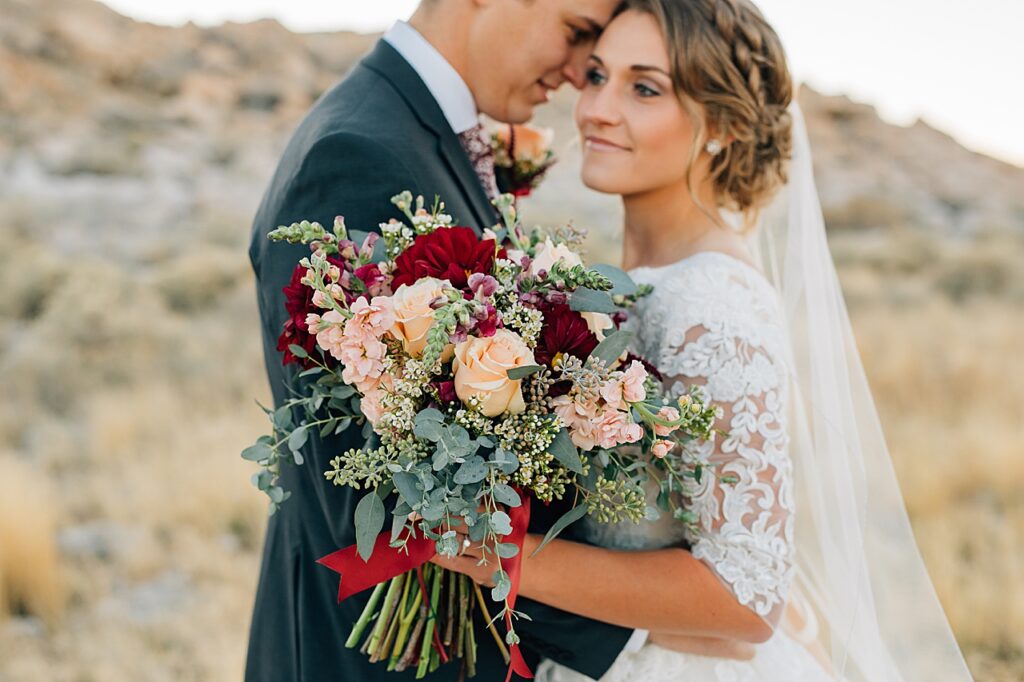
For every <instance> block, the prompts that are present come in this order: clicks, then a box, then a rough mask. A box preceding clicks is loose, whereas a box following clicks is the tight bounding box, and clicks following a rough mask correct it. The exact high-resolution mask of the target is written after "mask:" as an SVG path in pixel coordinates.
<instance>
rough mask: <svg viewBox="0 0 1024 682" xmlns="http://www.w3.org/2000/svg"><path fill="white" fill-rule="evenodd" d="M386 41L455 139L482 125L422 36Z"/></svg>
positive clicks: (455, 75) (636, 635) (465, 90)
mask: <svg viewBox="0 0 1024 682" xmlns="http://www.w3.org/2000/svg"><path fill="white" fill-rule="evenodd" d="M384 40H385V41H387V43H388V44H389V45H391V47H393V48H395V50H397V51H398V54H400V55H402V57H403V58H404V59H405V61H407V62H409V66H411V67H412V68H413V70H414V71H416V73H417V75H419V77H420V79H421V80H422V81H423V82H424V84H426V86H427V90H429V91H430V94H431V95H433V96H434V100H436V101H437V104H438V106H440V107H441V112H442V113H443V114H444V117H445V118H446V119H447V120H448V125H450V126H451V127H452V130H453V131H454V132H455V134H456V135H458V134H461V133H464V132H466V131H467V130H469V129H470V128H472V127H474V126H475V125H476V124H477V123H479V122H480V112H479V111H478V110H477V108H476V101H475V100H474V99H473V93H472V92H471V91H470V89H469V86H468V85H466V81H464V80H462V76H460V75H459V72H458V71H456V70H455V67H453V66H452V65H451V64H449V63H448V60H446V59H445V58H444V56H442V55H441V53H440V52H438V51H437V48H435V47H434V46H433V45H431V44H430V43H429V42H428V41H427V39H426V38H424V37H423V35H422V34H421V33H420V32H419V31H417V30H416V29H414V28H413V27H412V26H410V25H409V24H407V23H406V22H404V21H397V22H395V25H394V26H392V27H391V28H390V29H389V30H388V32H387V33H385V34H384ZM647 634H648V633H647V630H635V631H634V632H633V635H632V637H630V638H629V641H627V642H626V646H625V648H624V649H623V651H638V650H639V649H640V647H642V646H643V645H644V643H645V642H646V641H647Z"/></svg>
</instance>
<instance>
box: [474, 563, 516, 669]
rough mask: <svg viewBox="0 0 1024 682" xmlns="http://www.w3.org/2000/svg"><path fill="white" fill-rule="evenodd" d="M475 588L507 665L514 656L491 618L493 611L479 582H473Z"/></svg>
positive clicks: (481, 607) (488, 626)
mask: <svg viewBox="0 0 1024 682" xmlns="http://www.w3.org/2000/svg"><path fill="white" fill-rule="evenodd" d="M473 589H474V590H476V599H477V601H478V602H480V610H481V611H482V612H483V614H484V618H486V619H487V629H488V630H490V632H491V636H492V637H494V642H495V643H496V644H497V645H498V651H500V652H501V657H502V658H504V659H505V664H506V665H507V664H508V662H509V661H511V660H512V658H511V656H509V653H508V649H507V648H506V647H505V642H504V640H502V638H501V635H500V634H499V633H498V629H497V628H496V627H494V620H493V619H492V618H491V612H490V611H488V610H487V602H486V601H485V600H484V593H483V592H482V591H481V590H480V585H479V583H473Z"/></svg>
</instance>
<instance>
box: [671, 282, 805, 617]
mask: <svg viewBox="0 0 1024 682" xmlns="http://www.w3.org/2000/svg"><path fill="white" fill-rule="evenodd" d="M730 284H731V285H735V284H736V282H735V280H733V281H731V282H730ZM732 288H733V289H735V287H732ZM727 292H728V288H723V289H719V290H718V292H717V293H716V295H715V296H713V299H714V303H713V304H712V303H709V302H708V301H707V299H706V298H705V299H704V300H703V304H704V305H703V306H701V307H700V308H694V307H687V309H686V310H684V311H682V312H681V314H679V315H674V316H672V318H670V319H668V320H666V322H667V325H666V327H667V328H666V329H664V337H663V340H662V343H661V344H660V345H661V348H660V356H661V357H660V362H659V365H660V368H661V369H662V370H663V373H664V374H665V379H666V381H667V382H668V385H669V386H670V390H671V392H672V393H673V394H674V395H679V394H682V393H684V392H686V391H687V390H688V388H689V387H690V386H694V385H699V386H702V387H703V390H704V392H705V397H706V398H707V399H709V400H711V401H712V402H713V403H714V404H716V405H717V406H718V407H719V408H720V414H721V417H720V419H719V421H718V423H717V426H718V427H719V428H720V429H721V430H722V431H724V432H726V433H727V434H728V435H726V436H722V435H719V436H718V437H716V438H715V439H714V440H712V441H706V442H703V443H700V444H697V445H695V446H693V447H692V448H691V449H690V450H689V452H688V453H687V454H688V455H690V456H692V457H693V459H694V460H695V463H696V462H698V461H699V462H702V463H704V464H706V465H708V468H707V469H706V470H705V472H704V475H703V477H702V479H701V481H700V482H699V483H698V482H697V481H694V480H691V479H687V481H686V485H685V488H684V500H683V501H684V504H685V505H686V506H687V507H688V508H689V509H690V510H691V511H693V512H694V513H695V514H696V517H697V524H696V527H697V530H696V532H693V533H689V534H688V538H687V539H688V540H689V541H690V544H691V546H692V552H693V555H694V557H696V558H698V559H700V560H702V561H703V562H704V563H705V564H707V566H708V567H709V568H711V569H712V570H713V571H714V572H715V574H716V575H717V576H718V577H719V578H720V579H721V580H722V582H723V583H724V584H725V585H726V586H727V587H728V588H729V589H730V590H731V591H732V592H733V594H735V596H736V599H737V600H738V601H739V603H741V604H743V605H744V606H747V607H748V608H750V609H751V610H753V611H754V612H755V613H757V614H758V615H759V616H760V617H761V618H762V619H763V620H764V621H765V622H766V623H768V624H769V625H770V626H771V627H773V628H774V627H775V626H776V624H777V623H778V621H779V618H780V616H781V614H782V611H783V609H784V606H785V603H786V597H787V592H788V589H789V584H790V582H791V580H792V567H793V499H792V478H791V476H792V471H791V463H790V460H789V455H788V451H787V444H788V438H787V435H786V427H785V418H786V414H785V411H786V398H787V380H786V377H787V376H788V375H787V372H786V371H785V367H784V366H783V364H782V362H781V354H782V353H781V348H782V346H781V345H780V343H781V339H780V337H779V335H778V333H776V332H777V330H778V329H779V327H778V326H777V325H776V324H775V322H776V321H777V316H776V315H775V313H774V309H773V308H772V307H771V306H770V305H760V306H759V305H758V303H764V302H763V301H759V300H758V297H757V296H756V295H753V294H756V292H751V291H750V290H749V289H747V290H745V291H740V292H738V294H739V295H738V296H732V297H731V298H730V297H728V296H724V295H725V294H726V293H727ZM723 296H724V297H723ZM761 298H762V299H763V297H761ZM677 300H678V299H677ZM673 318H674V319H673ZM722 476H726V477H732V478H734V479H735V482H732V483H731V482H723V481H720V480H719V477H722Z"/></svg>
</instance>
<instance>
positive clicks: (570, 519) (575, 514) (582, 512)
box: [530, 504, 587, 556]
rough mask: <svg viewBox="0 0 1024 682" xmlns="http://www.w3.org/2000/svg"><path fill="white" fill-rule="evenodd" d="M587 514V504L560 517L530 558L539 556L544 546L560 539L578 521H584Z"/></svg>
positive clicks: (578, 506) (576, 507)
mask: <svg viewBox="0 0 1024 682" xmlns="http://www.w3.org/2000/svg"><path fill="white" fill-rule="evenodd" d="M586 514H587V506H586V505H585V504H579V505H576V506H575V507H573V508H572V509H570V510H569V511H567V512H565V513H564V514H562V516H561V517H559V519H558V520H557V521H555V523H554V525H553V526H551V528H550V530H548V532H547V534H546V535H545V536H544V539H543V540H542V541H541V543H540V544H539V545H537V549H535V550H533V554H531V555H530V556H534V555H535V554H537V552H539V551H540V550H541V549H543V548H544V545H546V544H548V543H549V542H551V541H552V540H554V539H555V538H556V537H558V534H559V533H561V532H562V531H563V530H565V529H566V528H568V527H569V526H570V525H572V524H573V523H576V522H577V521H579V520H580V519H582V518H583V517H584V516H586Z"/></svg>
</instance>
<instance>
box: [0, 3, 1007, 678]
mask: <svg viewBox="0 0 1024 682" xmlns="http://www.w3.org/2000/svg"><path fill="white" fill-rule="evenodd" d="M0 17H2V21H0V377H2V387H3V390H2V391H0V680H5V681H7V680H10V681H11V682H30V681H31V682H35V681H37V680H38V681H44V680H45V681H49V680H54V681H68V682H90V681H93V680H95V681H96V682H100V681H102V682H120V681H121V680H133V681H149V680H154V681H156V680H196V681H207V680H210V681H214V680H217V681H219V680H232V679H239V677H240V675H241V670H242V665H243V658H244V651H245V642H246V636H247V632H248V624H249V616H250V611H251V606H252V598H253V590H254V586H255V579H256V574H257V570H258V558H259V551H260V548H261V542H262V532H263V526H264V523H265V513H266V512H265V505H264V501H263V498H262V497H261V495H260V494H259V493H257V492H256V491H255V490H254V489H252V488H251V486H250V484H249V481H248V478H249V475H250V474H251V473H252V472H253V468H252V467H251V466H250V465H249V464H247V463H245V462H243V461H242V460H241V459H240V458H239V457H238V452H239V451H240V450H241V448H242V447H244V446H245V445H247V444H248V443H249V442H250V441H251V440H252V439H253V438H254V437H255V436H256V435H258V434H259V433H261V432H262V429H263V427H264V423H263V417H262V413H261V412H260V410H259V409H258V408H257V407H256V405H255V404H254V403H253V398H258V399H260V400H264V399H266V398H267V396H268V394H269V391H268V388H267V386H266V382H265V378H264V373H263V365H262V362H263V360H262V355H261V350H260V346H259V332H258V320H257V315H256V307H255V296H254V291H253V280H252V275H251V272H250V269H249V264H248V260H247V257H246V247H247V242H248V232H249V222H250V219H251V216H252V214H253V212H254V211H255V208H256V205H257V203H258V201H259V198H260V195H261V192H262V190H263V187H264V184H265V183H266V181H267V180H268V179H269V176H270V174H271V173H272V172H273V169H274V165H275V163H276V160H277V157H278V155H279V153H280V152H281V150H282V148H283V146H284V144H285V142H286V140H287V136H288V134H289V132H290V130H291V129H292V128H293V127H294V125H295V124H296V123H297V121H298V120H299V118H300V117H301V116H302V114H303V113H304V112H305V111H306V109H307V108H308V107H309V106H310V104H311V103H312V102H313V101H314V100H315V98H316V97H317V96H319V94H320V93H322V92H323V91H324V90H325V89H327V88H328V87H330V86H331V85H332V84H333V83H334V82H336V81H337V80H338V79H339V78H340V77H341V76H342V75H343V74H344V73H345V72H346V70H347V69H348V68H349V67H350V66H351V65H352V64H353V63H354V61H355V60H356V59H358V57H359V56H360V55H361V54H362V53H363V52H365V51H366V50H367V49H368V48H369V47H370V46H371V45H372V43H373V41H374V40H375V37H374V36H366V35H360V34H350V33H331V34H297V33H292V32H290V31H288V30H287V29H285V28H284V27H282V26H281V25H280V24H278V23H276V22H274V21H269V20H268V21H260V22H255V23H249V24H230V23H229V24H224V25H221V26H217V27H212V28H200V27H197V26H194V25H187V26H184V27H179V28H168V27H162V26H155V25H151V24H144V23H139V22H136V21H133V20H131V19H128V18H126V17H122V16H120V15H118V14H117V13H115V12H113V11H112V10H110V9H108V8H107V7H106V6H104V5H102V4H100V3H98V2H94V1H93V0H0ZM573 100H574V96H573V94H572V93H571V92H569V91H568V90H567V91H565V92H560V93H559V95H558V96H557V97H556V98H555V101H554V102H553V103H552V104H551V105H549V106H548V107H546V108H545V109H543V110H542V111H541V113H540V115H539V117H538V120H539V122H540V123H541V124H543V125H549V126H552V127H554V128H555V129H556V130H557V132H558V137H557V140H558V142H557V145H558V149H559V152H560V156H561V158H562V160H561V163H560V164H559V165H558V166H556V168H555V169H554V170H553V171H552V173H551V176H550V178H549V180H548V182H547V183H546V184H545V185H544V186H543V187H542V189H541V190H540V191H539V192H537V193H536V195H535V196H534V197H531V198H530V200H528V202H526V203H525V205H524V207H523V210H524V213H525V215H526V218H527V220H528V222H537V223H541V224H555V223H558V222H562V221H567V220H572V221H574V222H575V223H576V224H578V225H581V226H585V227H587V228H589V229H590V230H591V253H590V255H591V257H592V258H596V259H602V260H612V261H613V262H614V261H615V259H617V257H618V254H617V244H618V239H619V235H618V224H619V221H620V212H619V209H618V206H617V204H616V202H615V201H614V200H613V199H610V198H608V197H602V196H599V195H596V194H593V193H591V192H588V191H586V190H585V189H584V188H582V186H581V185H580V184H579V181H578V180H577V169H578V150H577V148H576V146H575V144H574V143H573V139H574V134H573V125H572V115H571V112H572V103H573ZM801 104H802V106H803V108H804V111H805V114H806V117H807V120H808V126H809V128H810V132H811V136H812V143H813V145H814V148H815V157H816V158H815V161H816V173H817V177H818V184H819V190H820V192H821V195H822V200H823V204H824V207H825V212H826V218H827V221H828V225H829V230H830V234H829V240H830V243H831V245H832V249H833V253H834V256H835V258H836V262H837V264H838V267H839V270H840V276H841V279H842V282H843V286H844V289H845V291H846V295H847V297H848V302H849V305H850V309H851V315H852V316H853V319H854V326H855V329H856V332H857V336H858V341H859V344H860V347H861V351H862V354H863V356H864V360H865V365H866V367H867V370H868V374H869V378H870V380H871V383H872V386H873V388H874V391H875V396H876V399H877V401H878V404H879V408H880V411H881V414H882V418H883V421H884V423H885V426H886V431H887V434H888V437H889V442H890V446H891V448H892V451H893V457H894V460H895V463H896V467H897V470H898V472H899V474H900V479H901V483H902V485H903V489H904V494H905V496H906V501H907V504H908V507H909V509H910V511H911V515H912V518H913V521H914V527H915V530H916V532H917V536H918V541H919V544H920V546H921V549H922V551H923V553H924V555H925V559H926V561H927V563H928V566H929V569H930V571H931V574H932V578H933V580H934V582H935V585H936V588H937V590H938V592H939V595H940V597H941V599H942V602H943V604H944V606H945V608H946V611H947V614H948V615H949V618H950V620H951V622H952V624H953V627H954V629H955V631H956V633H957V636H958V638H959V640H960V642H961V644H962V646H963V647H964V649H965V652H966V653H967V656H968V661H969V663H970V665H971V667H972V670H973V671H974V673H975V676H976V678H977V679H979V680H1019V679H1024V545H1022V542H1021V541H1022V539H1024V492H1022V490H1024V445H1022V443H1024V419H1022V417H1024V359H1022V358H1021V355H1020V353H1019V352H1018V346H1019V340H1020V339H1021V338H1022V336H1024V315H1022V313H1024V169H1021V168H1019V167H1016V166H1013V165H1009V164H1006V163H1003V162H1000V161H997V160H994V159H991V158H988V157H985V156H982V155H979V154H977V153H974V152H970V151H968V150H966V149H964V148H963V147H961V146H960V145H958V144H957V143H956V141H955V140H953V139H952V138H951V137H949V136H948V135H946V134H944V133H943V132H941V131H939V130H935V129H933V128H931V127H929V126H928V125H926V124H924V123H917V124H915V125H912V126H909V127H900V126H893V125H890V124H888V123H885V122H884V121H882V120H881V119H880V118H879V117H878V116H877V115H876V113H875V111H874V110H873V109H872V108H871V107H870V106H867V105H863V104H859V103H857V102H854V101H851V100H849V99H847V98H844V97H826V96H823V95H821V94H818V93H816V92H814V91H812V90H810V89H809V88H806V87H805V88H804V89H803V90H802V93H801ZM396 189H400V188H396Z"/></svg>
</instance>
